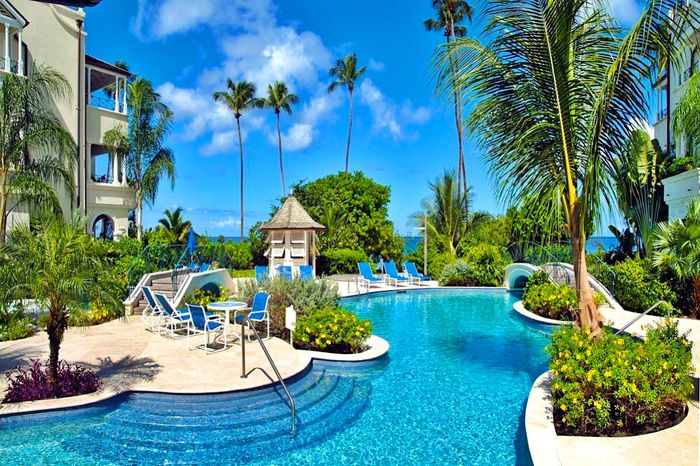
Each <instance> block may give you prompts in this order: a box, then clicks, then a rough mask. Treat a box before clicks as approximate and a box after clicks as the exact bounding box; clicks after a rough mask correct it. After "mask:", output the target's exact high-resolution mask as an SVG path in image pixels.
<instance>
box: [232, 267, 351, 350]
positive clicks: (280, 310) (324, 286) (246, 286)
mask: <svg viewBox="0 0 700 466" xmlns="http://www.w3.org/2000/svg"><path fill="white" fill-rule="evenodd" d="M261 290H262V291H265V292H267V293H269V294H270V302H269V303H268V310H269V312H270V333H271V334H273V335H275V336H278V337H280V338H284V339H286V338H287V337H288V336H289V332H288V330H287V329H286V328H285V326H284V313H285V308H286V307H287V306H294V310H295V311H296V312H297V316H299V317H301V316H303V315H304V314H305V313H306V312H308V311H310V310H311V309H322V308H335V307H337V305H338V299H339V296H338V286H337V285H336V284H335V283H333V282H331V281H328V280H300V279H297V278H295V279H294V280H287V279H284V278H273V279H271V280H268V281H267V282H265V283H263V284H260V285H259V284H258V283H257V282H256V281H255V280H245V281H243V283H241V286H240V287H239V289H238V293H237V299H239V300H241V301H245V302H246V303H248V304H252V302H253V296H255V293H257V292H258V291H261Z"/></svg>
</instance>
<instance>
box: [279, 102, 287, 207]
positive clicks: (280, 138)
mask: <svg viewBox="0 0 700 466" xmlns="http://www.w3.org/2000/svg"><path fill="white" fill-rule="evenodd" d="M277 142H278V143H279V148H280V175H281V176H282V197H284V196H286V195H287V190H286V189H285V187H284V163H283V162H282V130H281V129H280V112H279V111H278V112H277Z"/></svg>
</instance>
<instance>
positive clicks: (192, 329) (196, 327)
mask: <svg viewBox="0 0 700 466" xmlns="http://www.w3.org/2000/svg"><path fill="white" fill-rule="evenodd" d="M187 311H188V312H189V315H190V319H189V320H188V321H187V346H188V347H189V348H190V349H193V348H192V345H191V344H190V335H193V334H195V335H197V334H200V335H201V334H202V333H203V334H204V335H206V338H207V340H206V342H204V343H203V344H201V345H197V346H196V347H195V348H199V349H203V350H204V351H205V352H206V353H207V354H211V353H216V352H217V351H222V349H223V348H222V349H215V348H211V347H210V346H209V341H210V340H209V335H210V334H217V333H218V334H221V335H223V332H224V330H225V328H226V327H225V325H224V321H223V319H222V318H221V316H219V315H214V314H213V313H211V312H207V311H205V310H204V307H202V306H200V305H198V304H188V305H187Z"/></svg>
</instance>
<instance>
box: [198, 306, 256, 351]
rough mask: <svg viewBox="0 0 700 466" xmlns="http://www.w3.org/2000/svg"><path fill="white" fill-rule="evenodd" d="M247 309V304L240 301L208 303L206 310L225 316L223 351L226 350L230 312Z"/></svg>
mask: <svg viewBox="0 0 700 466" xmlns="http://www.w3.org/2000/svg"><path fill="white" fill-rule="evenodd" d="M245 307H248V304H246V303H244V302H241V301H219V302H216V303H209V305H208V306H207V309H209V310H210V311H211V312H223V313H224V315H225V320H224V349H225V348H228V326H229V323H230V322H231V318H230V317H231V311H237V310H238V309H243V308H245Z"/></svg>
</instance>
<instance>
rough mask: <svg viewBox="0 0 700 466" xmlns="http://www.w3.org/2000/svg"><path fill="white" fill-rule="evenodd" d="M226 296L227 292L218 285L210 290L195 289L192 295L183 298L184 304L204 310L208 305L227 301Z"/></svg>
mask: <svg viewBox="0 0 700 466" xmlns="http://www.w3.org/2000/svg"><path fill="white" fill-rule="evenodd" d="M228 294H229V292H228V290H226V289H225V288H223V287H221V286H219V285H214V287H213V288H211V289H201V288H197V289H196V290H194V291H193V292H192V294H190V295H188V296H187V297H185V302H186V303H189V304H199V305H200V306H204V307H205V308H206V307H207V305H209V303H212V302H216V301H226V300H227V299H228Z"/></svg>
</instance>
